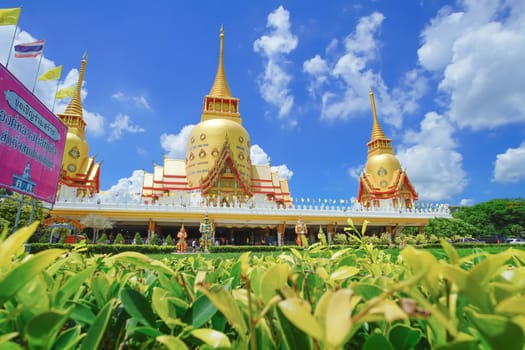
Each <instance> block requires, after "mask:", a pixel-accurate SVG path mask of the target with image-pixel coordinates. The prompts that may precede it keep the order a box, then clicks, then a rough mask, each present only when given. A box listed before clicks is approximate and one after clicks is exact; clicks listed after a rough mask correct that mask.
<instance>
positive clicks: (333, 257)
mask: <svg viewBox="0 0 525 350" xmlns="http://www.w3.org/2000/svg"><path fill="white" fill-rule="evenodd" d="M352 249H354V248H345V249H341V250H338V251H337V252H335V253H334V254H333V255H332V257H331V258H330V259H332V260H337V259H339V257H341V256H343V255H345V254H346V253H348V252H349V251H351V250H352Z"/></svg>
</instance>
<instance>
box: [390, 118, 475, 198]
mask: <svg viewBox="0 0 525 350" xmlns="http://www.w3.org/2000/svg"><path fill="white" fill-rule="evenodd" d="M453 132H454V128H453V127H452V125H450V123H449V122H448V121H447V120H446V119H445V118H444V117H442V116H440V115H438V114H437V113H434V112H431V113H427V115H426V116H425V118H424V119H423V121H422V122H421V125H420V130H419V131H413V130H408V131H407V132H406V134H405V137H404V145H401V146H400V147H399V149H398V151H397V152H396V153H397V157H398V159H399V161H400V162H401V165H402V167H403V168H404V169H405V170H406V172H407V175H408V178H409V179H410V181H411V182H412V184H413V185H414V187H415V188H416V191H417V192H418V193H419V198H420V199H421V200H430V201H439V200H446V199H450V198H451V197H452V196H454V195H457V194H460V193H461V192H462V191H463V190H464V188H465V187H466V185H467V183H468V179H467V174H466V172H465V171H464V170H463V156H462V155H461V154H460V153H459V152H457V151H456V150H455V147H456V142H455V141H454V139H453Z"/></svg>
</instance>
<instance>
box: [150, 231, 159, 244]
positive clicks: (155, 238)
mask: <svg viewBox="0 0 525 350" xmlns="http://www.w3.org/2000/svg"><path fill="white" fill-rule="evenodd" d="M149 244H150V245H159V237H158V236H157V234H156V233H154V234H153V235H152V236H151V239H150V240H149Z"/></svg>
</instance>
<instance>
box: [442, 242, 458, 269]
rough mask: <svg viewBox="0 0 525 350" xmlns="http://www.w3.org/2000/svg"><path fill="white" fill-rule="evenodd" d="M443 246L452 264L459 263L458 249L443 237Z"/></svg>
mask: <svg viewBox="0 0 525 350" xmlns="http://www.w3.org/2000/svg"><path fill="white" fill-rule="evenodd" d="M441 246H442V247H443V250H444V251H445V253H447V255H448V260H449V262H450V264H452V265H459V263H460V260H459V254H458V252H457V251H456V249H455V248H454V247H453V246H452V244H450V243H448V242H447V241H446V240H445V239H442V240H441Z"/></svg>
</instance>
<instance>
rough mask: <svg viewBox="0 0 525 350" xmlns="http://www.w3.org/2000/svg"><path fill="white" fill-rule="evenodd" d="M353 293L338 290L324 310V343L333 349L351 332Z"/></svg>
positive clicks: (348, 290)
mask: <svg viewBox="0 0 525 350" xmlns="http://www.w3.org/2000/svg"><path fill="white" fill-rule="evenodd" d="M352 297H353V292H352V290H350V289H339V290H338V291H336V292H334V294H333V295H332V297H331V298H330V300H329V301H328V306H327V308H326V319H325V332H326V333H325V335H326V341H327V342H328V343H329V344H330V345H331V346H332V347H334V348H338V347H340V346H341V345H342V344H343V343H344V342H345V340H346V338H347V337H348V336H349V335H350V332H351V330H352V326H353V323H352V311H353V307H354V303H353V302H352Z"/></svg>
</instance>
